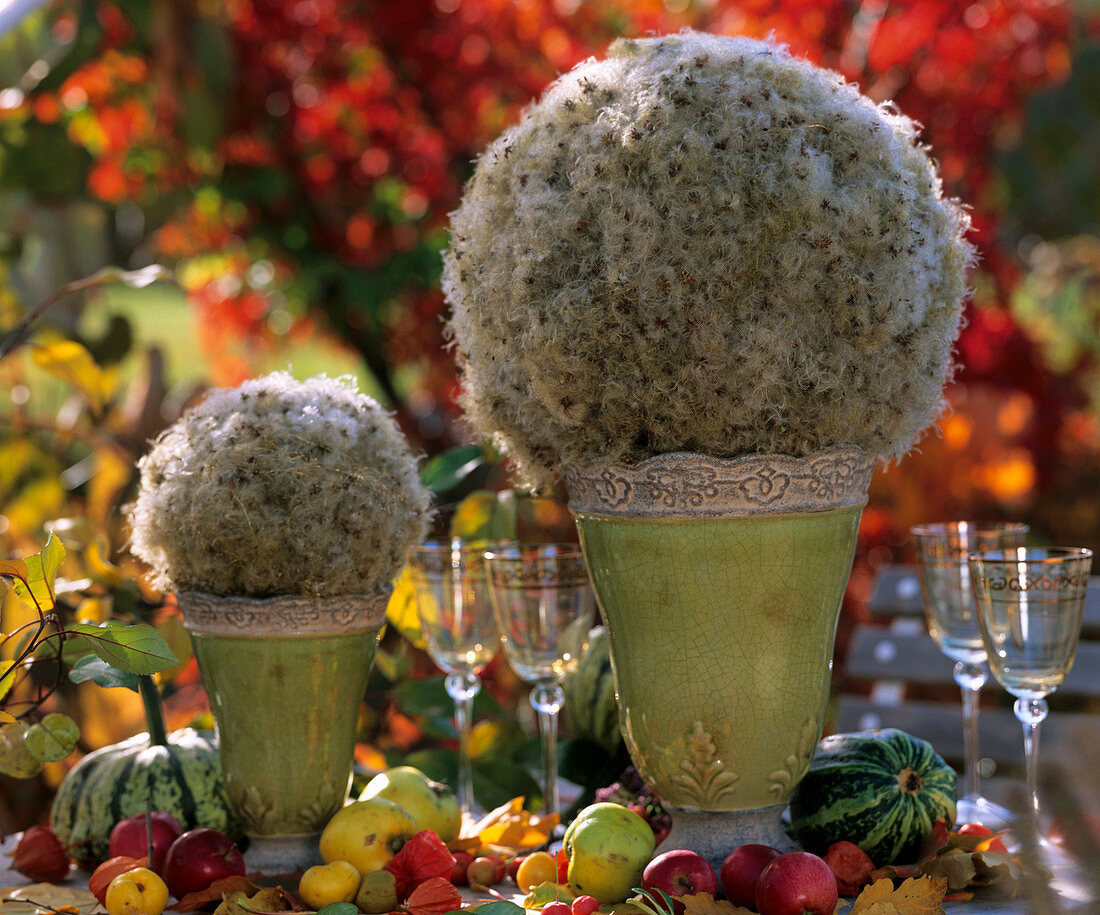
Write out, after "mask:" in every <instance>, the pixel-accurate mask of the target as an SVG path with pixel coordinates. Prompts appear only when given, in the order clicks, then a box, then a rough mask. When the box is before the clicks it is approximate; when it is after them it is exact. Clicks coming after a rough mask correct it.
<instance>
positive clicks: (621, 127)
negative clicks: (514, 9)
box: [444, 32, 972, 483]
mask: <svg viewBox="0 0 1100 915" xmlns="http://www.w3.org/2000/svg"><path fill="white" fill-rule="evenodd" d="M968 227H969V222H968V218H967V216H966V213H965V211H964V210H963V209H962V208H961V207H960V206H959V205H958V203H957V202H956V201H953V200H950V199H947V198H945V197H944V196H943V193H942V188H941V185H940V181H939V179H938V177H937V175H936V173H935V169H934V165H933V163H932V161H931V159H930V157H929V155H928V151H927V150H926V149H925V148H924V147H923V146H921V145H920V142H919V139H918V136H917V130H916V127H915V125H914V124H913V123H912V122H911V121H910V120H909V119H907V118H905V117H904V116H902V115H900V114H897V113H896V112H894V111H893V110H892V109H891V108H889V107H887V106H879V105H875V103H873V102H872V101H871V100H870V99H868V98H866V97H865V96H863V95H861V94H860V93H859V91H858V90H857V89H856V88H855V87H854V86H852V85H850V84H847V83H846V82H845V81H844V80H843V79H842V78H841V77H840V76H838V75H837V74H835V73H832V72H830V71H826V70H822V69H820V68H818V67H815V66H812V65H810V64H808V63H806V62H804V61H801V60H798V59H796V58H793V57H791V56H790V55H789V54H788V53H787V51H786V50H785V49H784V48H782V47H779V46H777V45H774V44H771V43H765V42H759V41H754V40H750V39H746V38H726V37H719V36H713V35H706V34H700V33H696V32H683V33H680V34H678V35H672V36H666V37H663V38H652V39H641V40H629V41H627V40H622V41H618V42H616V43H615V44H613V45H612V47H611V49H610V52H609V55H608V57H607V59H606V60H599V61H595V60H593V61H588V62H586V63H583V64H581V65H579V66H578V67H577V68H576V69H574V70H573V71H572V72H570V73H568V74H566V75H564V76H562V77H561V78H560V79H558V80H557V82H555V83H554V84H553V85H551V86H550V88H549V89H548V90H547V91H546V93H545V95H544V96H543V98H542V99H541V100H540V101H539V102H538V103H537V104H535V105H533V106H532V107H531V108H529V109H528V110H527V111H526V112H525V114H524V115H523V117H522V119H521V121H520V123H519V124H517V125H515V126H514V127H512V128H511V129H509V130H508V131H506V132H505V133H504V134H503V135H502V136H501V137H500V138H499V139H498V140H496V141H495V142H494V143H493V144H492V145H491V146H490V147H489V148H488V149H487V150H486V151H485V152H484V153H483V154H482V155H481V157H480V158H479V160H478V162H477V165H476V168H475V171H474V174H473V176H472V178H471V179H470V181H469V183H468V184H467V186H466V189H465V193H464V196H463V199H462V203H461V205H460V207H459V208H458V210H457V211H456V212H455V213H454V214H452V228H451V245H450V248H449V250H448V251H447V252H446V253H445V255H444V291H445V293H446V295H447V298H448V301H449V302H450V304H451V305H452V307H453V317H452V319H451V324H450V329H451V332H452V334H453V339H454V342H455V348H456V353H457V358H458V362H459V365H460V368H461V370H462V376H463V394H462V404H463V406H464V408H465V410H466V412H467V415H468V416H469V418H470V420H471V422H472V424H473V425H474V427H475V428H476V429H477V430H478V431H480V432H481V433H482V434H485V435H489V436H492V437H493V438H494V439H495V441H496V443H497V444H498V445H499V446H501V447H502V448H504V449H505V450H506V451H509V452H510V453H511V454H512V456H513V458H514V459H515V460H516V461H517V463H518V465H519V468H520V470H521V472H522V473H523V474H524V475H525V476H526V478H527V479H528V481H530V482H535V483H538V482H544V481H546V480H548V479H549V474H550V472H551V471H553V470H554V469H556V468H557V467H558V466H559V465H560V464H561V463H562V462H563V461H586V460H611V461H614V460H625V461H635V460H641V459H644V458H646V457H649V456H651V455H654V454H661V453H667V452H672V451H696V452H700V453H703V454H708V455H711V456H714V457H734V456H737V455H740V454H748V453H754V452H761V453H768V452H773V453H774V452H778V453H786V454H793V455H798V456H805V455H807V454H809V453H811V452H813V451H816V450H819V449H821V448H825V447H828V446H830V445H836V444H845V443H846V444H855V445H858V446H860V447H862V448H863V449H864V450H866V451H867V452H868V453H870V454H871V455H873V456H875V457H876V458H879V459H888V458H892V457H897V456H900V455H902V454H903V453H905V452H906V451H907V450H908V449H909V448H910V447H911V446H912V444H913V442H914V441H915V439H916V437H917V436H918V435H919V433H920V432H921V431H922V430H923V429H925V427H927V426H928V425H929V423H931V422H932V421H933V420H934V418H935V417H936V415H937V414H938V413H939V412H940V410H941V407H942V391H943V386H944V383H945V381H946V379H947V377H948V374H949V371H950V356H951V350H952V346H953V342H954V339H955V337H956V335H957V332H958V327H959V321H960V315H961V303H962V299H963V296H964V295H965V292H966V277H965V273H966V268H967V266H968V264H969V261H970V260H971V258H972V249H971V247H970V245H969V244H968V243H967V242H966V241H965V240H964V237H963V236H964V234H965V232H966V231H967V229H968Z"/></svg>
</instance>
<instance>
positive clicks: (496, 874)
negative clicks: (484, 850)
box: [466, 855, 508, 888]
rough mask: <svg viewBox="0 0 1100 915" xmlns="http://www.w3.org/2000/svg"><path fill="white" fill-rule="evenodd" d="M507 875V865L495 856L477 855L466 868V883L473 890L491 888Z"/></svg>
mask: <svg viewBox="0 0 1100 915" xmlns="http://www.w3.org/2000/svg"><path fill="white" fill-rule="evenodd" d="M507 874H508V867H507V865H506V864H505V863H504V861H503V860H501V859H500V858H498V857H497V856H496V855H478V857H476V858H474V860H473V861H471V862H470V864H469V866H468V867H467V868H466V882H467V883H468V884H469V885H470V886H472V887H475V888H476V887H484V886H493V885H494V884H497V883H500V882H501V881H502V880H503V879H504V878H505V877H506V876H507Z"/></svg>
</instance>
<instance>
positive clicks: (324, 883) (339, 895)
mask: <svg viewBox="0 0 1100 915" xmlns="http://www.w3.org/2000/svg"><path fill="white" fill-rule="evenodd" d="M383 873H386V871H383ZM359 883H360V876H359V871H357V870H356V869H355V865H354V864H349V863H348V862H347V861H332V862H331V863H329V864H316V865H314V866H313V867H310V868H308V869H307V870H306V872H305V873H304V874H302V878H301V880H299V881H298V895H299V897H301V900H302V902H304V903H305V904H306V905H308V906H310V907H311V908H313V909H320V908H321V907H322V906H326V905H329V904H330V903H333V902H352V901H354V900H355V897H356V896H357V895H358V893H359Z"/></svg>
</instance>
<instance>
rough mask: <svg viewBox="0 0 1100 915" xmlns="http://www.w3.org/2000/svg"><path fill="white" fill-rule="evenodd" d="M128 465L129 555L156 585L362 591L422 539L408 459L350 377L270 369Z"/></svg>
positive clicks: (418, 491) (210, 401)
mask: <svg viewBox="0 0 1100 915" xmlns="http://www.w3.org/2000/svg"><path fill="white" fill-rule="evenodd" d="M138 466H139V467H140V469H141V490H140V492H139V494H138V498H137V501H136V502H135V503H134V505H132V506H131V508H130V523H131V527H132V537H133V546H132V549H133V552H134V554H135V555H136V556H138V557H140V558H141V559H143V560H145V561H146V562H147V563H149V565H150V566H151V567H152V569H153V573H154V577H155V580H156V583H157V584H158V585H159V586H161V587H164V588H171V589H174V590H177V591H205V592H208V593H212V594H235V595H248V596H251V597H266V596H272V595H278V594H312V595H317V596H321V597H331V596H334V595H338V594H356V593H368V592H371V591H374V590H375V589H377V588H379V587H380V586H383V585H386V584H388V583H389V582H390V581H392V579H393V578H394V576H395V575H396V574H397V573H398V571H399V570H400V568H401V565H402V563H403V562H404V560H405V556H406V554H407V553H408V551H409V549H410V548H411V547H412V546H413V544H415V543H416V542H418V541H419V540H420V539H421V538H422V537H423V536H424V534H425V528H426V523H427V517H428V494H427V492H426V491H425V490H424V489H423V488H422V487H421V485H420V481H419V479H418V477H417V472H416V461H415V458H414V456H413V454H412V452H411V451H410V449H409V446H408V444H407V443H406V441H405V439H404V438H403V436H402V435H401V432H400V431H399V430H398V428H397V426H396V424H395V423H394V421H393V420H392V418H390V416H388V415H387V414H386V413H385V412H383V410H382V409H381V407H379V406H378V404H377V403H375V401H374V400H372V399H371V398H370V397H367V396H366V395H364V394H360V393H359V392H358V391H357V390H356V388H355V385H354V382H353V381H352V380H350V379H331V378H326V377H324V376H320V377H317V378H311V379H309V380H308V381H303V382H299V381H295V380H294V379H293V378H292V377H291V376H290V375H288V374H286V373H283V372H276V373H274V374H271V375H267V376H265V377H263V378H259V379H255V380H253V381H247V382H245V383H244V384H242V385H241V386H240V387H238V388H233V389H222V390H216V391H213V392H212V393H210V394H209V395H208V396H207V397H206V399H205V400H203V402H202V403H201V404H200V405H199V406H198V407H196V408H194V409H192V410H190V411H188V412H187V413H185V414H184V415H183V416H182V417H181V418H180V419H179V421H178V422H176V423H175V424H174V425H173V426H171V427H170V428H169V429H168V430H166V431H165V432H164V433H163V434H162V435H161V436H160V437H159V438H158V439H157V440H156V442H155V443H154V445H153V448H152V450H151V451H150V452H149V454H147V455H146V456H145V457H144V458H142V459H141V461H140V463H139V465H138Z"/></svg>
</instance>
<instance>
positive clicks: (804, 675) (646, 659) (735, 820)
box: [564, 447, 874, 870]
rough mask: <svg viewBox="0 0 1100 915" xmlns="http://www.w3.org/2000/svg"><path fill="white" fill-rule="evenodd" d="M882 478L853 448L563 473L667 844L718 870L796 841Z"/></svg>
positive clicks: (632, 737)
mask: <svg viewBox="0 0 1100 915" xmlns="http://www.w3.org/2000/svg"><path fill="white" fill-rule="evenodd" d="M873 469H874V461H873V460H872V459H871V458H869V457H868V456H867V455H866V454H865V453H864V452H863V451H861V450H860V449H858V448H854V447H836V448H830V449H828V450H825V451H821V452H817V453H815V454H812V455H810V456H808V457H805V458H795V457H790V456H786V455H749V456H746V457H740V458H734V459H729V460H719V459H714V458H709V457H706V456H704V455H698V454H687V453H679V454H665V455H660V456H657V457H654V458H650V459H648V460H646V461H643V462H641V463H637V464H631V465H625V464H619V465H607V464H599V465H597V464H585V465H581V464H571V465H567V466H566V468H565V473H564V476H565V482H566V488H567V490H568V493H569V507H570V510H571V511H572V513H573V516H574V518H575V519H576V523H577V528H578V530H579V533H580V539H581V544H582V546H583V548H584V553H585V558H586V560H587V563H588V569H589V573H590V575H591V577H592V581H593V584H594V586H595V588H596V593H597V595H598V597H599V602H600V608H601V612H602V614H603V616H604V620H605V623H606V625H607V628H608V633H609V638H610V644H611V662H612V667H613V669H614V672H615V683H616V690H617V693H618V697H619V708H620V721H621V727H622V731H623V737H624V739H625V740H626V744H627V748H628V749H629V751H630V755H631V758H632V759H633V761H634V764H635V766H636V768H637V769H638V772H639V773H640V775H641V777H642V778H643V779H644V780H645V782H646V783H647V784H648V785H649V786H650V787H652V788H653V789H654V790H655V791H656V792H657V793H658V794H659V795H660V796H661V798H662V799H663V800H664V802H665V805H666V807H668V808H670V812H671V813H672V817H673V828H672V832H671V834H670V835H669V837H668V839H667V840H666V842H665V844H664V845H663V846H662V850H668V849H672V848H690V849H692V850H693V851H696V852H698V853H700V854H702V855H703V856H704V857H706V858H708V860H710V862H711V863H712V864H713V865H714V866H715V869H716V870H717V869H718V868H719V867H720V865H721V862H722V860H723V858H724V857H725V855H726V854H728V852H729V851H730V850H731V849H733V848H735V847H736V846H738V845H743V844H747V843H761V844H766V845H772V846H773V847H776V848H780V849H784V848H791V847H793V845H792V843H791V840H790V839H789V838H788V837H787V835H786V833H785V832H784V830H783V827H782V823H781V814H782V811H783V808H784V806H785V805H786V803H787V799H788V798H789V796H790V794H791V792H792V790H793V789H794V786H795V785H796V784H797V783H798V781H799V780H801V778H802V776H803V775H804V774H805V772H806V769H807V767H808V766H809V763H810V758H811V756H812V755H813V751H814V748H815V746H816V744H817V741H818V739H819V738H820V736H821V730H822V724H823V719H824V715H825V708H826V703H827V701H828V696H829V686H830V673H831V669H832V653H833V641H834V637H835V634H836V623H837V617H838V614H839V611H840V605H841V601H842V599H843V596H844V590H845V587H846V585H847V581H848V574H849V572H850V571H851V565H852V558H853V555H854V552H855V544H856V532H857V529H858V526H859V518H860V513H861V511H862V509H863V506H864V504H866V501H867V487H868V484H869V483H870V479H871V474H872V471H873Z"/></svg>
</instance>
